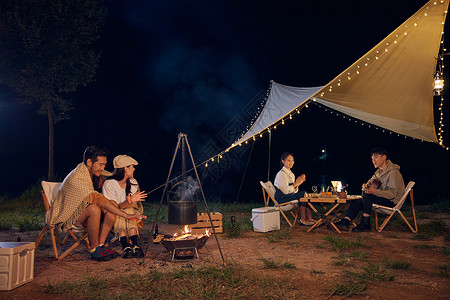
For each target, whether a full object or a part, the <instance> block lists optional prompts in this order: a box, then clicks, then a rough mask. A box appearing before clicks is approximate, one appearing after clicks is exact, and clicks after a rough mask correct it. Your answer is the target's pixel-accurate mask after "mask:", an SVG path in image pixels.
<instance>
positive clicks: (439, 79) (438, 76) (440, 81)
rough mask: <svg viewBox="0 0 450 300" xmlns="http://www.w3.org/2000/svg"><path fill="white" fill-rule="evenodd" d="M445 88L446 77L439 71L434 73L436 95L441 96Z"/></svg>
mask: <svg viewBox="0 0 450 300" xmlns="http://www.w3.org/2000/svg"><path fill="white" fill-rule="evenodd" d="M443 90H444V77H443V76H442V73H440V72H439V71H437V72H436V73H434V95H435V96H440V95H441V93H442V91H443Z"/></svg>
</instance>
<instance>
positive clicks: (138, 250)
mask: <svg viewBox="0 0 450 300" xmlns="http://www.w3.org/2000/svg"><path fill="white" fill-rule="evenodd" d="M133 253H134V257H138V258H141V257H144V256H145V255H144V251H142V249H141V247H139V246H138V245H134V246H133Z"/></svg>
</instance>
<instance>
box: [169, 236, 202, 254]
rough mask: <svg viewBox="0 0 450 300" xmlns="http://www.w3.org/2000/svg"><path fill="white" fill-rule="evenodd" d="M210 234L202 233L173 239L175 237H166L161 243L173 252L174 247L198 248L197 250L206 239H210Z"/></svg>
mask: <svg viewBox="0 0 450 300" xmlns="http://www.w3.org/2000/svg"><path fill="white" fill-rule="evenodd" d="M208 238H209V236H208V235H206V234H205V235H202V236H201V237H196V236H195V235H193V236H192V238H191V237H189V238H186V239H180V240H173V238H170V239H166V238H164V239H163V240H162V241H161V243H162V244H163V246H164V247H165V248H166V249H167V251H169V252H173V250H174V249H179V248H196V249H197V250H199V249H201V248H202V247H203V246H204V245H205V243H206V241H207V240H208Z"/></svg>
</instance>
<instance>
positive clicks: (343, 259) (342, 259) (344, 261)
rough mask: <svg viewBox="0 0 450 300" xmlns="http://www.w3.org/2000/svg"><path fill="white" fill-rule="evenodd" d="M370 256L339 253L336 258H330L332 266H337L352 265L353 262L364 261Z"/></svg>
mask: <svg viewBox="0 0 450 300" xmlns="http://www.w3.org/2000/svg"><path fill="white" fill-rule="evenodd" d="M369 256H370V253H369V252H361V251H354V252H350V253H339V255H338V256H335V257H332V259H334V260H335V261H334V264H335V265H337V266H350V265H353V262H354V261H355V260H365V259H366V258H368V257H369Z"/></svg>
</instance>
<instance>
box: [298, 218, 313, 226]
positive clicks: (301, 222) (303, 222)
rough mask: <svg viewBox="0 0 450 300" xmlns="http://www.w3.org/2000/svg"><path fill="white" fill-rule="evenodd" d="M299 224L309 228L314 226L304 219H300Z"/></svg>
mask: <svg viewBox="0 0 450 300" xmlns="http://www.w3.org/2000/svg"><path fill="white" fill-rule="evenodd" d="M300 224H302V225H305V226H311V225H312V224H314V222H311V221H308V220H304V219H300Z"/></svg>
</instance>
